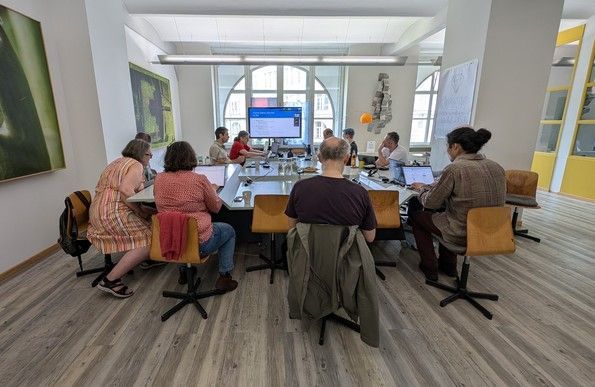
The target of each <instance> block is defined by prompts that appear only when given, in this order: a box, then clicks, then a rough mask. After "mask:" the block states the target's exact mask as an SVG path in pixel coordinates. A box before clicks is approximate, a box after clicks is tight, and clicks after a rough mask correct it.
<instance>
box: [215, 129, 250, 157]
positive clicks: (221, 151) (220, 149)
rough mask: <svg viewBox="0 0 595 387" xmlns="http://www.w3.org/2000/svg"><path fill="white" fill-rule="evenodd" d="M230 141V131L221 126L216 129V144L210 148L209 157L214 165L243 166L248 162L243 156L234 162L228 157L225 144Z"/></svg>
mask: <svg viewBox="0 0 595 387" xmlns="http://www.w3.org/2000/svg"><path fill="white" fill-rule="evenodd" d="M228 140H229V130H228V129H227V128H226V127H224V126H220V127H218V128H217V129H215V142H214V143H213V144H212V145H211V147H210V148H209V157H210V158H211V160H212V161H213V164H231V163H237V164H241V163H243V162H244V161H245V160H246V158H245V157H244V156H241V155H240V156H238V157H237V158H236V159H235V160H233V161H232V160H231V159H230V158H229V157H228V156H227V152H226V151H225V146H224V144H225V143H226V142H227V141H228Z"/></svg>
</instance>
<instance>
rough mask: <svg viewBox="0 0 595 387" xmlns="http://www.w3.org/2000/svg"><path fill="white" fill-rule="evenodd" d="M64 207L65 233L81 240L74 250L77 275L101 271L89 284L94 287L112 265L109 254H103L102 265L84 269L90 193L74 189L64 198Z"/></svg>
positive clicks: (87, 241)
mask: <svg viewBox="0 0 595 387" xmlns="http://www.w3.org/2000/svg"><path fill="white" fill-rule="evenodd" d="M64 202H65V204H66V209H67V210H68V213H69V215H68V221H67V230H66V231H67V233H68V234H69V235H70V236H71V238H73V239H75V240H76V241H77V242H82V243H83V244H81V246H80V247H81V248H79V249H77V250H78V251H77V252H76V253H77V255H76V257H77V259H78V264H79V268H80V270H79V271H77V272H76V276H77V277H82V276H84V275H88V274H95V273H101V274H100V275H99V276H98V277H97V278H96V279H95V280H93V282H92V283H91V286H93V287H95V286H97V284H98V283H99V281H101V279H102V278H103V276H104V275H106V274H107V273H109V271H110V270H111V268H112V267H113V263H112V260H111V255H110V254H104V265H103V267H96V268H93V269H84V268H83V261H82V258H81V255H82V254H84V253H85V252H86V251H87V250H88V248H89V246H90V245H91V243H90V242H89V240H88V239H87V228H88V226H89V208H90V207H91V194H90V193H89V191H87V190H83V191H75V192H73V193H71V194H70V195H68V197H66V199H65V200H64Z"/></svg>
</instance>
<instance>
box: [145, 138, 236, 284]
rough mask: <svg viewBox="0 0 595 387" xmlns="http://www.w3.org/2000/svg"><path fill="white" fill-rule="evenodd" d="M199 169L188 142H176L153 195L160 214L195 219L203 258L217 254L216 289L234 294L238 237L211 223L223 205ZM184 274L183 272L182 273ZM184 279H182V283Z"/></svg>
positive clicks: (181, 276)
mask: <svg viewBox="0 0 595 387" xmlns="http://www.w3.org/2000/svg"><path fill="white" fill-rule="evenodd" d="M197 165H198V162H197V160H196V154H195V153H194V149H192V146H190V144H188V143H187V142H186V141H176V142H174V143H172V144H170V145H169V146H168V147H167V150H166V152H165V159H164V165H163V168H164V172H162V173H159V174H157V176H156V177H155V186H154V187H153V192H154V195H155V204H156V205H157V210H158V211H159V212H165V211H175V212H181V213H184V214H186V215H188V216H191V217H193V218H194V219H196V222H197V224H198V236H199V239H200V249H199V251H200V254H201V255H206V254H211V253H214V252H215V251H219V252H218V254H217V255H218V259H219V278H217V281H216V282H215V288H216V289H217V290H222V291H231V290H234V289H235V288H236V287H237V286H238V283H237V282H236V281H234V280H233V278H232V276H231V271H232V270H233V268H234V260H233V255H234V251H235V243H236V233H235V231H234V229H233V227H231V226H230V225H229V224H227V223H219V222H212V221H211V213H217V212H219V210H220V209H221V204H222V201H221V199H220V198H219V196H217V192H216V189H217V186H216V185H214V184H211V183H210V182H209V180H208V179H207V177H206V176H205V175H201V174H198V173H194V172H193V169H194V168H195V167H196V166H197ZM182 270H183V269H182ZM183 278H185V276H183V275H180V280H181V281H179V282H183Z"/></svg>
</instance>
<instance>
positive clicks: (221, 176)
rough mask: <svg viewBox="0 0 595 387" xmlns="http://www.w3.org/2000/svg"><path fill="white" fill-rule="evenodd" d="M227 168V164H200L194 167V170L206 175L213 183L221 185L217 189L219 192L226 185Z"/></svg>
mask: <svg viewBox="0 0 595 387" xmlns="http://www.w3.org/2000/svg"><path fill="white" fill-rule="evenodd" d="M226 168H227V167H226V166H225V165H199V166H198V167H196V168H194V172H195V173H198V174H200V175H205V176H206V177H207V179H208V180H209V182H210V183H211V184H216V185H217V186H218V187H219V188H218V189H217V192H219V191H221V189H223V187H224V186H225V182H226V177H227V174H226V173H225V171H226Z"/></svg>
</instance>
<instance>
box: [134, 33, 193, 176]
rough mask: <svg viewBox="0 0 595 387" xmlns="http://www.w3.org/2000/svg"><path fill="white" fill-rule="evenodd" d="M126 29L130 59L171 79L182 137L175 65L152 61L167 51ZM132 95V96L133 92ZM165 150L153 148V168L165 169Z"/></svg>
mask: <svg viewBox="0 0 595 387" xmlns="http://www.w3.org/2000/svg"><path fill="white" fill-rule="evenodd" d="M124 30H125V35H126V47H127V50H128V60H129V61H130V62H132V63H134V64H136V65H137V66H140V67H142V68H144V69H146V70H149V71H152V72H154V73H155V74H158V75H161V76H162V77H164V78H167V79H168V80H169V86H170V93H171V99H172V109H173V114H174V127H175V134H176V139H177V140H180V139H182V129H181V127H180V122H181V118H180V100H179V91H178V76H177V74H176V69H175V67H174V66H164V65H160V64H153V63H151V62H152V61H155V60H157V55H161V54H166V52H165V51H163V50H162V49H161V48H159V47H158V46H157V45H155V44H154V43H153V41H149V40H148V39H147V38H146V37H144V36H142V35H140V34H139V33H137V32H136V31H133V30H132V29H130V28H129V27H125V28H124ZM128 89H130V81H129V82H128ZM130 97H131V98H132V94H131V95H130ZM130 104H131V105H133V102H132V100H131V101H130ZM133 109H134V106H133ZM135 131H136V129H135ZM131 138H132V137H131ZM165 150H166V148H165V147H162V148H159V149H153V159H152V160H151V168H153V169H156V170H157V171H161V170H163V157H164V156H165Z"/></svg>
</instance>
